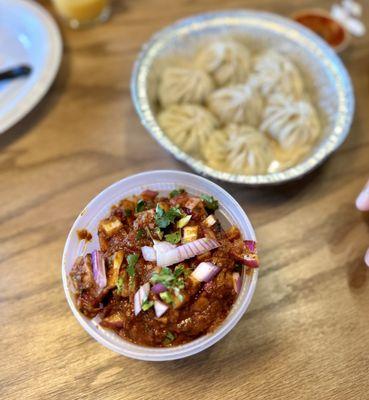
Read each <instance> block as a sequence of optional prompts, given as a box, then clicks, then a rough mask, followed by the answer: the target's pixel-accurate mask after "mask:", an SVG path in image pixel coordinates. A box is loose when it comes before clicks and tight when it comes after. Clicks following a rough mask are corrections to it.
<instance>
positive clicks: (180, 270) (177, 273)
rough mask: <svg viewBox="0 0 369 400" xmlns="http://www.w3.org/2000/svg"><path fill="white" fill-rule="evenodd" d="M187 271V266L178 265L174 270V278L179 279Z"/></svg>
mask: <svg viewBox="0 0 369 400" xmlns="http://www.w3.org/2000/svg"><path fill="white" fill-rule="evenodd" d="M184 270H185V266H184V265H183V264H178V265H177V266H176V267H175V268H174V277H175V278H179V277H180V275H182V274H183V272H184Z"/></svg>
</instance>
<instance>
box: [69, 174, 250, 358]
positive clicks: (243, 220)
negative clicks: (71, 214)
mask: <svg viewBox="0 0 369 400" xmlns="http://www.w3.org/2000/svg"><path fill="white" fill-rule="evenodd" d="M175 188H184V189H186V190H187V191H188V192H189V193H192V194H195V195H196V194H200V193H205V194H208V195H211V196H214V197H215V198H216V199H217V200H218V201H219V210H218V211H217V213H218V217H219V218H220V220H221V222H222V224H227V223H228V224H232V225H236V226H238V228H239V229H240V231H241V233H242V236H243V237H244V238H245V239H251V240H255V233H254V230H253V228H252V225H251V223H250V221H249V219H248V218H247V215H246V214H245V212H244V211H243V209H242V208H241V207H240V205H239V204H238V203H237V202H236V200H235V199H234V198H233V197H232V196H230V195H229V194H228V193H227V192H226V191H225V190H224V189H222V188H221V187H219V186H218V185H216V184H215V183H213V182H210V181H209V180H207V179H205V178H202V177H199V176H197V175H193V174H189V173H186V172H179V171H150V172H144V173H141V174H138V175H133V176H130V177H128V178H125V179H122V180H120V181H119V182H116V183H114V184H113V185H111V186H109V187H108V188H107V189H105V190H103V191H102V192H101V193H100V194H98V195H97V196H96V197H95V198H94V199H93V200H92V201H91V202H90V203H89V204H88V205H87V206H86V207H85V209H84V210H83V211H82V212H81V213H80V215H79V216H78V218H77V219H76V221H75V223H74V224H73V226H72V229H71V230H70V232H69V235H68V238H67V242H66V244H65V248H64V254H63V261H62V277H63V286H64V291H65V295H66V298H67V300H68V303H69V306H70V308H71V309H72V312H73V314H74V316H75V317H76V318H77V320H78V322H79V323H80V324H81V325H82V327H83V328H84V329H85V330H86V331H87V332H88V333H89V334H90V335H91V336H92V337H93V338H95V339H96V340H97V341H98V342H99V343H101V344H103V345H104V346H106V347H107V348H109V349H111V350H113V351H115V352H117V353H119V354H123V355H125V356H127V357H131V358H136V359H140V360H150V361H166V360H175V359H178V358H183V357H187V356H190V355H192V354H196V353H199V352H200V351H202V350H204V349H206V348H208V347H209V346H211V345H213V344H214V343H216V342H217V341H218V340H220V339H221V338H222V337H224V336H225V335H226V334H227V333H228V332H229V331H230V330H231V329H232V328H233V327H234V326H235V325H236V323H237V322H238V321H239V320H240V318H241V317H242V315H243V314H244V313H245V311H246V310H247V308H248V306H249V304H250V301H251V298H252V296H253V293H254V290H255V286H256V281H257V276H258V270H257V269H255V270H253V273H252V274H251V275H246V274H244V276H243V284H242V288H241V292H240V294H239V296H238V298H237V300H236V302H235V304H234V305H233V307H232V310H231V312H230V313H229V315H228V317H227V318H226V320H225V321H224V322H223V323H222V325H221V326H219V328H218V329H216V330H215V331H214V332H213V333H211V334H207V335H204V336H202V337H200V338H199V339H196V340H194V341H192V342H190V343H187V344H184V345H180V346H176V347H169V348H155V347H145V346H140V345H136V344H133V343H131V342H128V341H126V340H124V339H122V338H121V337H119V336H118V335H116V334H115V333H114V332H113V331H111V330H108V329H104V328H102V327H100V326H99V325H98V322H97V321H96V320H90V319H88V318H86V317H85V316H84V315H82V314H81V313H80V312H79V311H78V310H77V308H76V304H75V300H74V296H73V293H72V291H71V286H70V282H69V279H68V274H69V271H70V269H71V268H72V266H73V263H74V260H75V259H76V258H77V257H78V256H80V255H82V254H85V253H86V252H90V251H91V250H93V249H94V248H98V247H99V244H98V237H97V226H98V224H99V221H100V220H101V219H103V218H105V217H106V216H108V214H109V211H110V208H111V206H112V205H114V204H117V203H118V202H119V200H121V199H122V198H124V197H127V196H132V195H134V194H139V193H141V192H142V191H143V190H145V189H152V190H157V191H159V192H161V193H167V192H169V191H171V190H173V189H175ZM83 228H85V229H87V230H88V231H89V232H91V233H92V235H93V239H92V241H90V242H88V243H87V244H86V243H85V242H84V241H80V240H78V237H77V230H79V229H83Z"/></svg>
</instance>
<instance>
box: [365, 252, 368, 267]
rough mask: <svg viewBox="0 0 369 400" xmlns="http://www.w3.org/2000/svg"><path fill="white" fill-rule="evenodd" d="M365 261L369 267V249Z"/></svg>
mask: <svg viewBox="0 0 369 400" xmlns="http://www.w3.org/2000/svg"><path fill="white" fill-rule="evenodd" d="M364 261H365V264H366V265H367V267H369V249H368V250H367V251H366V253H365V257H364Z"/></svg>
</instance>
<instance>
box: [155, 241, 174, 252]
mask: <svg viewBox="0 0 369 400" xmlns="http://www.w3.org/2000/svg"><path fill="white" fill-rule="evenodd" d="M176 247H177V246H176V245H175V244H172V243H169V242H165V241H164V242H160V241H159V240H154V249H155V250H156V252H157V253H158V252H165V251H169V250H173V249H175V248H176Z"/></svg>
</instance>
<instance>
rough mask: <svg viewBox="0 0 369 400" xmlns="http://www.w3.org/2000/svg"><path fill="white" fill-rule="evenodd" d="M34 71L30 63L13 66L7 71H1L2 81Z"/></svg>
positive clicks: (0, 78) (0, 77)
mask: <svg viewBox="0 0 369 400" xmlns="http://www.w3.org/2000/svg"><path fill="white" fill-rule="evenodd" d="M31 71H32V68H31V67H30V66H29V65H18V66H16V67H13V68H9V69H7V70H6V71H3V72H0V81H2V80H5V79H14V78H19V77H21V76H28V75H29V74H30V73H31Z"/></svg>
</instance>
